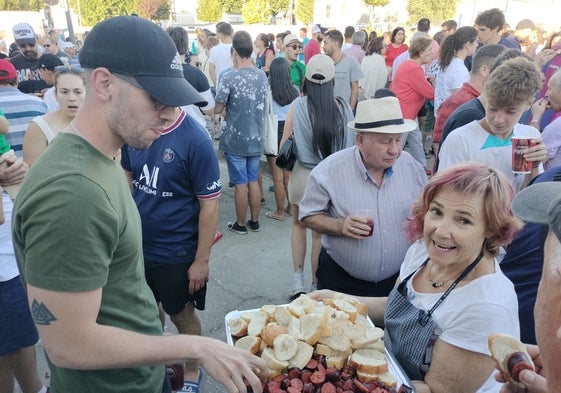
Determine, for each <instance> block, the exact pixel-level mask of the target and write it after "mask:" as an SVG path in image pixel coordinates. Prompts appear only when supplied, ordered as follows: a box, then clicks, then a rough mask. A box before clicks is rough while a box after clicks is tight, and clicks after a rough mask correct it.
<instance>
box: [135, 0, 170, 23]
mask: <svg viewBox="0 0 561 393" xmlns="http://www.w3.org/2000/svg"><path fill="white" fill-rule="evenodd" d="M170 8H171V5H170V2H169V0H140V2H139V4H138V11H139V15H140V16H142V17H143V18H146V19H150V20H165V19H168V18H169V13H170Z"/></svg>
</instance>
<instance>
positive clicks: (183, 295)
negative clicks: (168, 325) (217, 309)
mask: <svg viewBox="0 0 561 393" xmlns="http://www.w3.org/2000/svg"><path fill="white" fill-rule="evenodd" d="M190 266H191V264H190V263H158V262H149V261H145V262H144V268H145V270H144V272H145V276H146V282H147V283H148V286H149V287H150V289H151V290H152V293H153V294H154V297H155V298H156V302H158V303H162V307H163V309H164V311H165V312H166V314H168V315H177V314H179V313H180V312H181V311H183V309H184V308H185V306H186V305H187V304H189V303H191V302H193V303H194V304H195V308H196V309H197V310H204V309H205V299H206V285H205V286H204V287H203V288H202V289H200V290H198V291H197V292H195V293H194V294H192V295H190V294H189V277H188V275H187V271H188V270H189V267H190Z"/></svg>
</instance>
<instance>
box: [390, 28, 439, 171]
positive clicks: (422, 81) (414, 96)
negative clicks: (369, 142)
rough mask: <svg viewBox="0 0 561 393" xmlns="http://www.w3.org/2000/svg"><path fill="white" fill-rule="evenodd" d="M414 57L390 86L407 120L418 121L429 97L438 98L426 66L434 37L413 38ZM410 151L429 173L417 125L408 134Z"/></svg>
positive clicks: (411, 51)
mask: <svg viewBox="0 0 561 393" xmlns="http://www.w3.org/2000/svg"><path fill="white" fill-rule="evenodd" d="M409 54H410V56H411V58H410V59H408V60H405V61H403V63H401V64H400V65H399V68H398V69H397V71H396V73H395V75H394V78H393V81H392V83H391V85H390V89H391V90H393V91H394V92H395V94H396V95H397V98H398V99H399V105H400V106H401V112H402V113H403V118H404V119H410V120H416V119H417V114H418V113H419V111H420V110H421V108H422V107H423V105H424V104H425V99H428V100H434V87H432V85H431V84H430V83H429V81H428V80H427V78H426V76H425V72H424V70H423V68H422V65H423V64H427V63H428V62H430V61H431V59H432V39H430V38H428V37H425V36H419V37H418V38H416V39H414V40H413V41H411V48H410V49H409ZM407 142H408V144H409V148H410V149H411V150H410V153H411V155H412V156H413V157H415V159H416V160H417V161H419V162H420V163H421V165H423V167H424V168H425V170H426V171H427V172H430V170H429V169H428V168H427V159H426V157H425V151H424V149H423V145H422V138H421V131H420V130H419V128H417V129H416V130H415V131H412V132H410V133H409V134H408V135H407Z"/></svg>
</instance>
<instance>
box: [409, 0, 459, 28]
mask: <svg viewBox="0 0 561 393" xmlns="http://www.w3.org/2000/svg"><path fill="white" fill-rule="evenodd" d="M458 2H459V0H409V2H408V3H407V12H408V13H409V22H410V23H417V21H418V20H419V19H421V18H429V19H430V20H431V21H433V22H440V21H444V20H446V19H450V18H453V17H454V15H455V14H456V7H457V6H458Z"/></svg>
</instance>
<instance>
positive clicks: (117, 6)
mask: <svg viewBox="0 0 561 393" xmlns="http://www.w3.org/2000/svg"><path fill="white" fill-rule="evenodd" d="M0 1H1V0H0ZM139 3H140V0H87V1H84V0H82V1H80V14H81V16H82V20H81V23H82V25H84V26H93V25H95V24H96V23H97V22H101V21H102V20H105V19H108V18H111V17H113V16H119V15H130V14H134V13H136V14H140V10H139ZM70 8H72V9H73V10H74V12H76V13H78V2H77V0H70ZM168 12H169V11H168Z"/></svg>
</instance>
